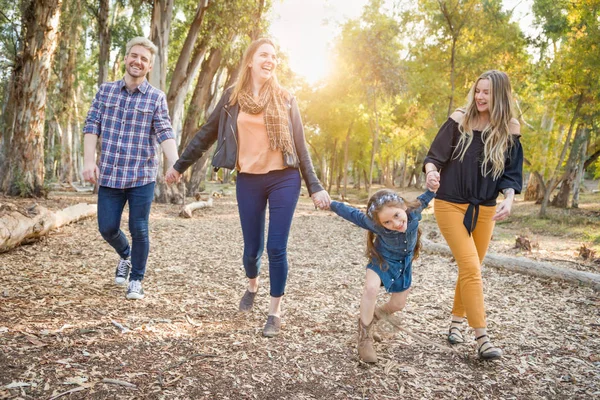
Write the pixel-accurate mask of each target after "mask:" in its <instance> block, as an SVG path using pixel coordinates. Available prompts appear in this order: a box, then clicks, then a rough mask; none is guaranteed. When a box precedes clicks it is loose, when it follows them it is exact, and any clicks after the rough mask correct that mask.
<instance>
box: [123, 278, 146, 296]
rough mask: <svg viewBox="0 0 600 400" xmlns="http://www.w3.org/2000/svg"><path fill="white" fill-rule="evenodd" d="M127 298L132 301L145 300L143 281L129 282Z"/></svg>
mask: <svg viewBox="0 0 600 400" xmlns="http://www.w3.org/2000/svg"><path fill="white" fill-rule="evenodd" d="M127 298H128V299H130V300H141V299H143V298H144V289H143V288H142V281H129V286H127Z"/></svg>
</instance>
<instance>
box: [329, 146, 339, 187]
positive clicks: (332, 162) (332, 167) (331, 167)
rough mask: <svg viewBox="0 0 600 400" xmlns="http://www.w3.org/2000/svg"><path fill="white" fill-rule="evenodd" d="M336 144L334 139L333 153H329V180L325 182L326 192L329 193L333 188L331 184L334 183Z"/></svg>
mask: <svg viewBox="0 0 600 400" xmlns="http://www.w3.org/2000/svg"><path fill="white" fill-rule="evenodd" d="M337 143H338V140H337V139H335V141H334V142H333V151H332V152H331V158H330V165H329V179H328V182H327V192H329V193H331V187H332V186H333V182H334V181H335V177H334V174H335V168H336V163H337V160H336V159H337V157H336V156H337Z"/></svg>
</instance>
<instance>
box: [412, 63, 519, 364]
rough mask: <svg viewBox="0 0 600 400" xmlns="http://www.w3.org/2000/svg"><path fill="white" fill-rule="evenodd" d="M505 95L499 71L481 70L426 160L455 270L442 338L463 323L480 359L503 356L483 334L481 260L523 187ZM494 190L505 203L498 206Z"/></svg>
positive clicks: (506, 85)
mask: <svg viewBox="0 0 600 400" xmlns="http://www.w3.org/2000/svg"><path fill="white" fill-rule="evenodd" d="M511 98H512V94H511V86H510V81H509V79H508V76H507V75H506V74H505V73H504V72H500V71H496V70H492V71H487V72H485V73H483V74H482V75H481V76H480V77H479V78H478V79H477V80H476V81H475V83H474V84H473V87H472V88H471V91H470V92H469V96H468V102H467V106H466V107H465V108H464V109H459V110H457V111H455V112H454V113H453V114H452V115H451V116H450V118H448V120H447V121H446V123H445V124H444V125H443V126H442V127H441V128H440V130H439V132H438V134H437V136H436V138H435V139H434V141H433V143H432V145H431V148H430V149H429V152H428V154H427V157H426V158H425V160H424V170H425V173H426V180H427V184H428V185H435V184H436V183H439V185H440V188H439V190H438V192H437V197H436V199H435V201H434V214H435V218H436V221H437V223H438V227H439V229H440V231H441V233H442V235H443V236H444V238H445V239H446V242H447V243H448V245H449V246H450V249H451V250H452V254H453V255H454V258H455V260H456V263H457V265H458V279H457V282H456V290H455V293H454V305H453V307H452V320H451V323H450V329H449V332H448V341H449V342H450V343H451V344H456V343H462V342H464V338H463V336H462V331H461V329H460V328H461V326H462V323H463V321H464V319H465V318H466V319H467V321H468V323H469V325H470V326H471V327H472V328H474V329H475V336H476V340H477V344H478V347H477V353H478V355H479V357H480V358H481V359H486V360H490V359H497V358H500V357H502V350H500V349H499V348H498V347H496V346H494V345H493V344H492V342H491V341H490V338H489V337H488V335H487V329H486V328H487V325H486V321H485V307H484V301H483V282H482V280H481V262H482V261H483V258H484V257H485V253H486V251H487V248H488V245H489V243H490V240H491V237H492V232H493V230H494V224H495V222H496V221H500V220H503V219H505V218H507V217H508V216H509V215H510V211H511V208H512V203H513V200H514V196H515V194H518V193H520V191H521V187H522V175H523V173H522V170H523V148H522V147H521V143H520V141H519V138H520V127H519V122H518V121H517V120H516V119H515V118H513V105H512V100H511ZM500 193H503V194H504V200H503V201H502V202H501V203H500V204H499V205H498V206H496V199H497V197H498V195H499V194H500Z"/></svg>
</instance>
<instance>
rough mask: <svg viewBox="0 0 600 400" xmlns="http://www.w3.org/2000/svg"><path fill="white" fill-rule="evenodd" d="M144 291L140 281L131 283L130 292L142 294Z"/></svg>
mask: <svg viewBox="0 0 600 400" xmlns="http://www.w3.org/2000/svg"><path fill="white" fill-rule="evenodd" d="M141 290H142V283H141V282H140V281H131V282H129V291H131V292H140V291H141Z"/></svg>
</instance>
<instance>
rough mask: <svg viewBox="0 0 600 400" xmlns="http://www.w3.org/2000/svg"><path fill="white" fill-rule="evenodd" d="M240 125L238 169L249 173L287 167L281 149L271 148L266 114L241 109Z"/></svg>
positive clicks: (261, 172) (262, 172) (263, 172)
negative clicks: (246, 111)
mask: <svg viewBox="0 0 600 400" xmlns="http://www.w3.org/2000/svg"><path fill="white" fill-rule="evenodd" d="M237 126H238V142H239V144H238V158H237V169H238V171H240V172H245V173H247V174H266V173H267V172H269V171H275V170H279V169H285V168H286V167H285V165H283V154H282V153H281V150H271V148H270V147H269V135H268V134H267V126H266V125H265V118H264V114H263V113H262V112H261V113H259V114H247V113H245V112H243V111H241V110H240V112H239V114H238V119H237Z"/></svg>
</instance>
